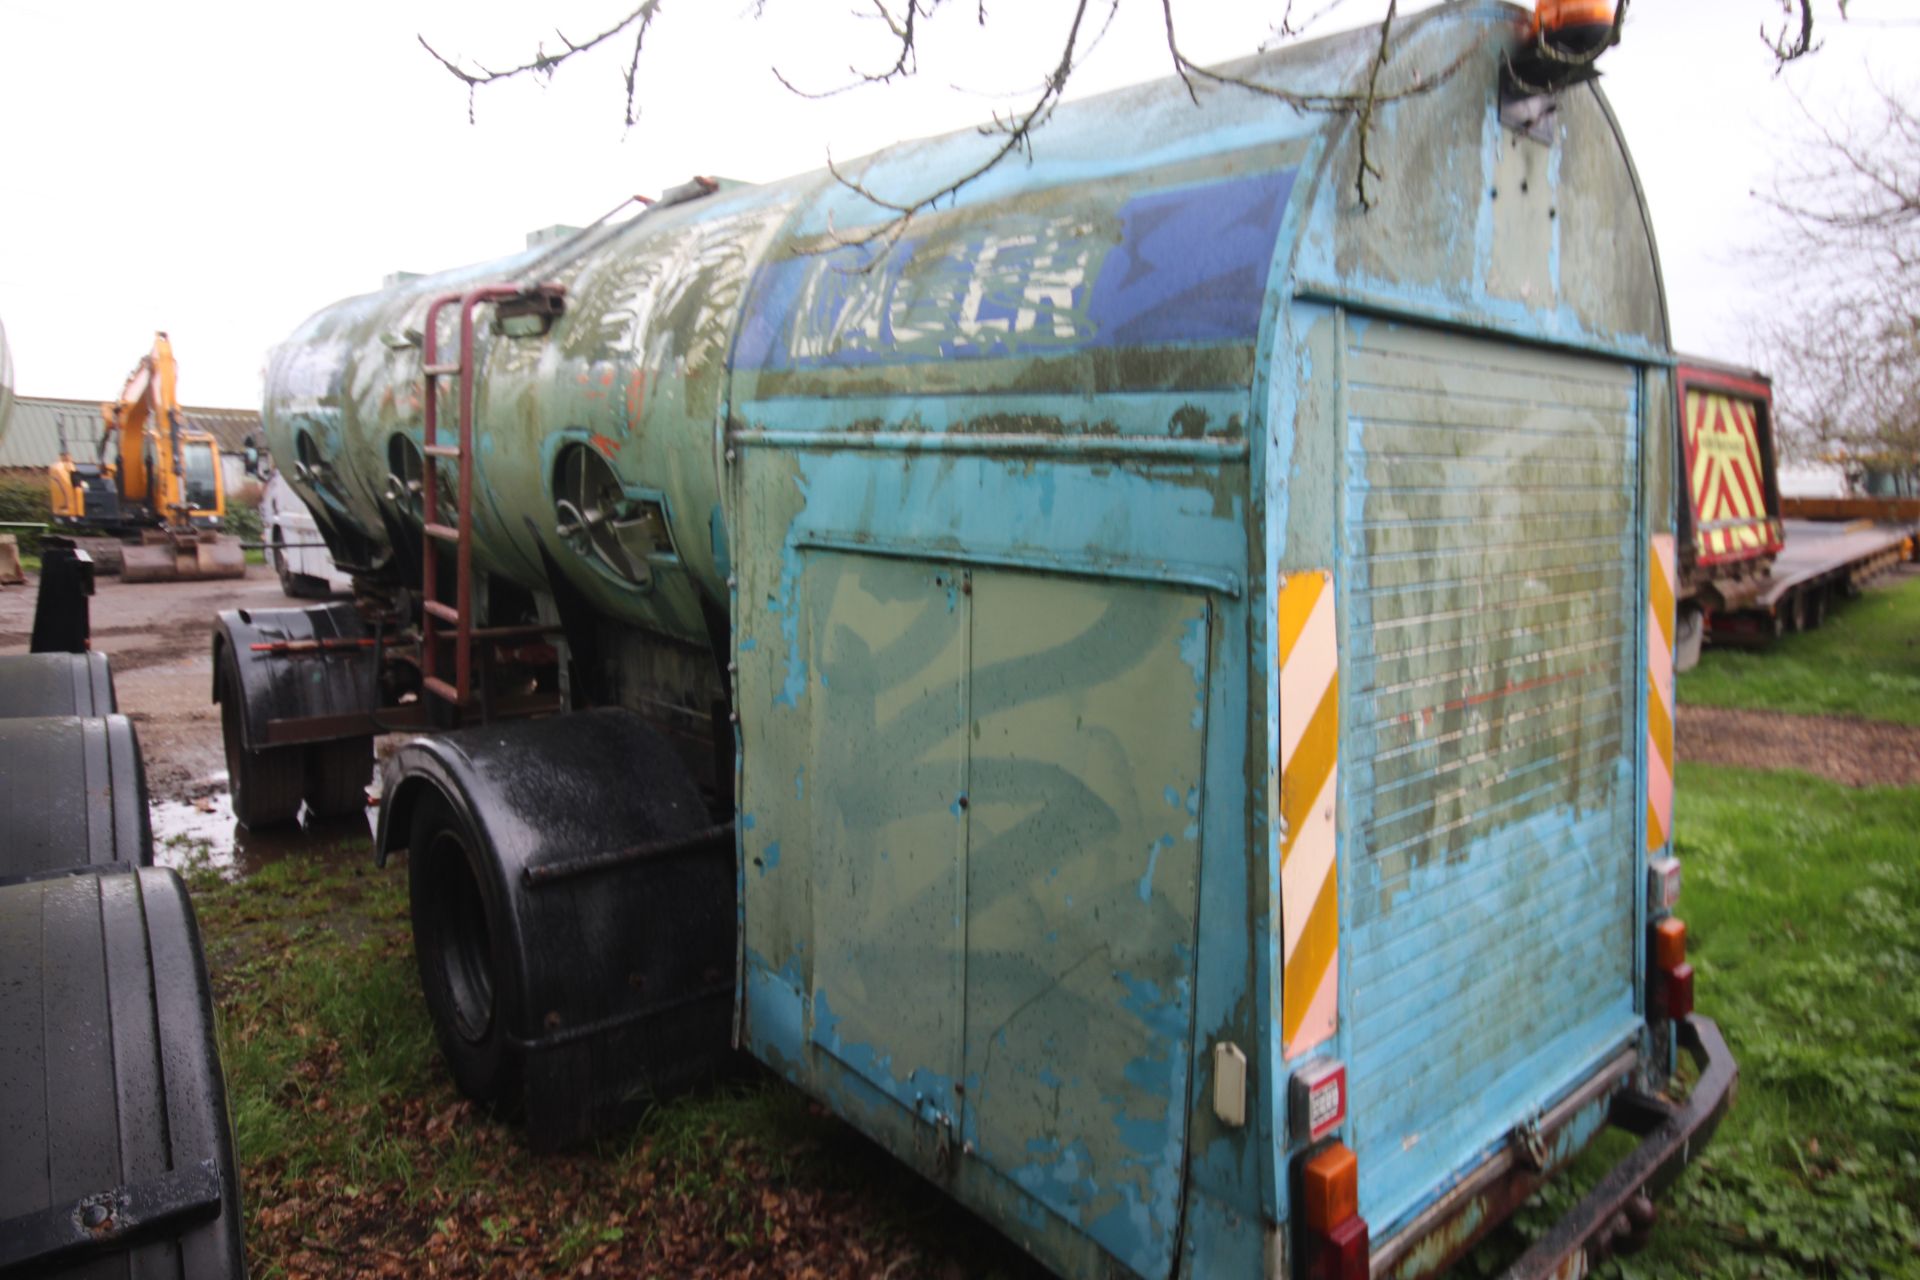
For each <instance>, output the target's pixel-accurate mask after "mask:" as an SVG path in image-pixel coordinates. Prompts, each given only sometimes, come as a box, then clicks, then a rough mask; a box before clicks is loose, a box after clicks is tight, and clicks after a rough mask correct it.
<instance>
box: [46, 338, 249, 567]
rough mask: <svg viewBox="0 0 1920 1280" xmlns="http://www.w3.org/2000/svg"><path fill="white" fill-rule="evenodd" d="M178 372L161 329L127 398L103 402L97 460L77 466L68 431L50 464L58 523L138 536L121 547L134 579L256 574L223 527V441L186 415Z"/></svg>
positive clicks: (129, 379) (134, 376) (124, 393)
mask: <svg viewBox="0 0 1920 1280" xmlns="http://www.w3.org/2000/svg"><path fill="white" fill-rule="evenodd" d="M178 372H179V371H178V368H177V366H176V365H175V364H174V359H173V344H172V343H171V342H169V341H168V340H167V335H166V334H164V333H156V334H154V335H153V350H152V351H150V352H149V353H147V354H146V355H144V356H142V357H141V358H140V363H139V364H137V365H135V366H134V369H133V372H132V373H130V374H128V375H127V384H126V386H125V387H124V388H123V389H122V390H121V392H120V398H119V399H118V400H114V401H109V402H107V403H105V404H102V405H101V406H100V416H101V418H102V419H103V420H104V421H105V424H106V430H105V431H104V432H103V433H102V434H101V437H100V451H99V456H98V458H96V460H95V461H93V462H75V461H74V460H73V458H72V456H71V455H70V454H69V453H68V452H67V443H66V439H65V437H64V435H63V436H62V439H61V441H60V458H59V461H57V462H55V463H54V464H53V465H52V466H51V467H49V468H47V482H48V485H49V487H50V489H51V490H52V500H53V520H54V523H55V524H57V525H60V526H63V527H66V528H86V529H97V530H99V531H101V532H103V533H107V534H110V535H113V536H117V537H120V538H125V539H132V538H137V539H139V545H137V546H128V547H126V548H125V549H124V550H123V552H122V553H121V555H122V565H123V568H122V574H123V576H124V577H125V579H126V580H127V581H128V582H159V581H167V580H172V579H188V578H238V577H241V576H242V575H244V574H245V573H246V571H247V563H246V556H245V554H244V553H243V551H242V550H241V547H240V544H239V542H238V541H236V540H235V539H232V538H222V537H221V536H220V533H219V530H220V527H221V525H222V523H223V522H224V519H225V517H226V513H227V496H226V490H225V486H224V485H223V484H222V483H221V479H220V450H219V446H218V444H217V443H216V442H215V441H214V438H213V437H212V436H211V435H209V434H207V433H206V432H205V431H201V430H199V429H198V428H196V427H194V426H193V425H192V424H191V423H189V422H188V421H187V419H186V416H185V415H184V414H182V413H181V411H180V404H179V401H178V400H177V399H176V398H175V393H174V386H175V382H176V380H177V377H178Z"/></svg>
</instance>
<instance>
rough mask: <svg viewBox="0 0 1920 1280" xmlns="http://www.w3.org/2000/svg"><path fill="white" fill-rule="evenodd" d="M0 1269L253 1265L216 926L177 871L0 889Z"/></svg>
mask: <svg viewBox="0 0 1920 1280" xmlns="http://www.w3.org/2000/svg"><path fill="white" fill-rule="evenodd" d="M0 1135H4V1137H3V1138H0V1276H6V1277H13V1276H22V1277H24V1276H33V1277H37V1278H42V1280H44V1278H49V1277H80V1276H88V1277H93V1276H142V1277H166V1278H168V1280H201V1278H202V1277H205V1278H206V1280H222V1278H223V1277H240V1276H244V1275H245V1274H246V1267H245V1262H244V1259H243V1256H242V1251H241V1243H242V1234H241V1233H242V1223H241V1216H240V1190H239V1183H238V1179H237V1177H236V1174H235V1165H234V1156H233V1141H232V1137H231V1133H230V1131H229V1128H228V1123H227V1104H226V1087H225V1083H224V1081H223V1079H222V1077H221V1074H220V1059H219V1055H218V1052H217V1046H216V1043H215V1040H214V1022H213V1001H212V996H211V993H210V991H209V988H208V985H207V972H206V966H205V964H204V963H203V962H202V960H201V954H200V937H199V929H198V926H197V925H196V924H195V922H194V916H193V907H192V904H191V903H190V902H189V901H188V899H187V892H186V888H185V886H184V885H182V884H181V882H180V878H179V877H178V876H176V875H175V874H174V873H173V872H172V871H169V870H165V869H148V870H142V871H131V870H129V871H110V872H102V873H100V874H98V875H90V876H50V877H45V878H41V879H38V880H31V881H25V882H22V883H18V884H10V885H0Z"/></svg>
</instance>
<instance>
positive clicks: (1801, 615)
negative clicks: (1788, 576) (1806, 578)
mask: <svg viewBox="0 0 1920 1280" xmlns="http://www.w3.org/2000/svg"><path fill="white" fill-rule="evenodd" d="M1807 594H1808V593H1807V592H1805V591H1796V592H1794V593H1793V598H1792V600H1790V601H1789V602H1788V604H1787V629H1788V630H1790V631H1805V630H1806V629H1807Z"/></svg>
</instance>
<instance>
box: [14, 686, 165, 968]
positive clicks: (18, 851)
mask: <svg viewBox="0 0 1920 1280" xmlns="http://www.w3.org/2000/svg"><path fill="white" fill-rule="evenodd" d="M0 832H4V833H5V836H4V838H0V883H4V882H5V881H7V880H11V879H18V878H20V877H23V876H30V875H37V874H40V873H43V872H49V871H89V870H98V869H101V868H112V867H144V866H150V865H151V864H152V862H153V835H152V830H151V828H150V827H149V826H148V822H147V779H146V771H145V769H144V768H143V767H142V765H141V761H140V743H139V740H138V738H136V737H135V735H134V731H133V724H132V722H131V721H129V720H128V719H127V718H126V717H125V716H36V717H31V718H27V719H19V720H0ZM4 975H5V970H4V969H0V977H3V976H4Z"/></svg>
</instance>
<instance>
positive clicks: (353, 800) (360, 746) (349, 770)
mask: <svg viewBox="0 0 1920 1280" xmlns="http://www.w3.org/2000/svg"><path fill="white" fill-rule="evenodd" d="M306 756H307V804H308V805H309V806H310V807H311V808H312V809H313V813H314V816H315V817H317V818H345V817H351V816H352V815H354V814H357V813H361V812H363V811H364V810H365V809H366V807H367V783H368V782H369V781H371V780H372V778H373V739H372V738H370V737H363V738H338V739H335V740H334V741H332V742H316V743H314V744H313V745H312V746H310V747H308V748H307V749H306Z"/></svg>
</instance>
